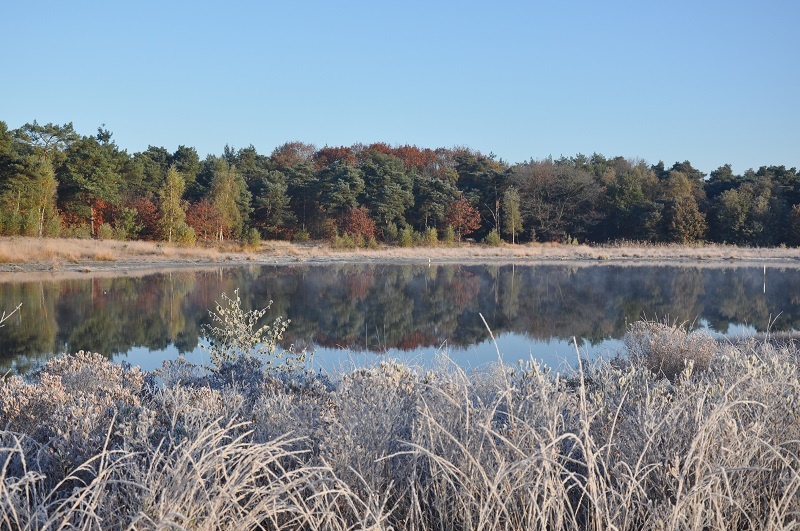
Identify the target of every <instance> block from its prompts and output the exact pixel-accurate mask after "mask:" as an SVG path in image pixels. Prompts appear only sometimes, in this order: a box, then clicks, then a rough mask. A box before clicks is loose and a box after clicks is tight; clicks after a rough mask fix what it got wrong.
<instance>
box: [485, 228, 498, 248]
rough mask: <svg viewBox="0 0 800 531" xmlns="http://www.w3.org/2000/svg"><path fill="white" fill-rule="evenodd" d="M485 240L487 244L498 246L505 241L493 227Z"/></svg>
mask: <svg viewBox="0 0 800 531" xmlns="http://www.w3.org/2000/svg"><path fill="white" fill-rule="evenodd" d="M484 242H486V245H490V246H492V247H497V246H499V245H500V244H501V243H503V240H502V239H501V238H500V234H498V232H497V231H496V230H494V229H493V230H492V231H491V232H490V233H489V234H487V235H486V239H485V240H484Z"/></svg>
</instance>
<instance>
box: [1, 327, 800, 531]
mask: <svg viewBox="0 0 800 531" xmlns="http://www.w3.org/2000/svg"><path fill="white" fill-rule="evenodd" d="M632 334H633V335H635V336H636V337H635V339H632V340H630V341H629V343H628V344H629V345H631V346H635V347H636V348H640V347H641V345H647V349H649V350H641V351H640V352H639V353H638V354H636V355H634V356H633V357H632V358H631V359H627V358H624V359H619V360H614V361H613V362H598V363H597V364H595V365H592V366H582V367H581V368H580V370H577V371H576V372H575V373H574V374H569V375H565V376H559V375H554V374H551V373H549V372H548V371H547V370H545V369H543V368H542V367H540V366H539V365H537V364H536V363H533V362H531V363H525V364H520V365H519V366H514V367H510V366H495V367H492V368H489V369H486V370H484V371H481V372H478V373H471V374H467V373H465V372H464V371H462V370H461V369H459V368H458V367H457V366H455V364H452V363H449V362H448V361H447V360H446V359H445V360H443V361H442V365H441V366H439V367H437V368H435V369H433V370H423V369H421V368H416V367H412V366H408V365H403V364H398V363H394V362H382V363H380V364H377V365H375V366H373V367H368V368H360V369H356V370H353V371H352V372H350V373H346V374H343V375H340V376H339V377H338V378H337V380H335V381H331V380H329V379H327V378H325V377H323V376H320V375H310V374H300V373H281V374H277V375H276V374H274V373H270V372H269V371H266V370H265V367H264V366H263V365H261V363H260V362H259V361H257V360H255V359H253V358H250V357H245V358H240V359H239V360H237V361H236V362H235V363H233V364H228V365H224V366H223V367H222V368H221V369H220V370H219V371H217V372H212V373H209V372H207V371H206V370H205V369H202V368H199V367H195V366H191V365H188V364H186V363H183V362H175V363H170V364H167V365H165V367H164V369H162V370H161V371H158V372H157V373H152V374H142V373H141V372H140V371H138V370H136V369H132V368H128V367H121V366H115V365H112V364H110V363H109V362H108V361H106V360H104V359H102V358H101V357H99V356H96V355H88V354H79V355H76V356H72V357H66V358H62V359H60V360H55V361H53V362H50V363H49V364H48V365H46V366H45V367H44V368H43V369H42V371H40V372H39V373H37V374H35V375H33V376H31V378H30V379H29V381H24V380H22V379H19V378H10V379H9V380H7V381H6V382H5V383H4V384H3V385H2V386H1V387H0V426H3V427H4V429H3V430H0V521H1V522H2V523H0V527H2V528H7V529H56V528H81V529H132V528H135V529H209V530H210V529H314V530H317V529H318V530H323V529H324V530H339V529H375V530H378V529H387V530H388V529H417V530H422V529H438V530H453V531H456V530H459V531H464V530H519V529H554V530H572V529H596V530H600V529H619V530H628V529H631V530H633V529H636V530H639V529H658V530H684V529H697V530H702V529H737V530H739V529H768V530H772V529H776V530H777V529H793V528H798V526H800V524H799V523H798V522H799V521H800V442H798V441H800V374H799V373H800V371H798V364H797V358H798V354H800V351H798V350H797V348H795V347H793V346H791V344H789V346H786V347H781V348H778V347H776V346H775V345H774V344H773V343H770V342H766V341H761V342H756V341H743V342H741V343H738V344H736V345H734V344H726V343H720V344H716V343H715V344H714V349H713V351H712V352H710V353H709V352H706V351H705V350H704V352H703V353H702V356H701V358H702V359H704V360H706V359H707V361H708V365H707V369H706V370H702V371H700V370H698V366H697V365H693V364H692V363H689V364H688V365H684V370H683V371H681V372H680V373H678V374H675V375H673V378H672V380H671V381H670V380H668V379H666V378H662V377H661V376H660V375H659V374H656V373H654V372H653V371H652V370H651V367H650V366H648V363H646V362H645V361H646V360H651V361H652V356H651V354H652V353H657V356H660V358H659V359H662V360H663V359H665V358H667V357H669V358H671V359H675V360H681V361H682V360H684V359H687V358H689V357H690V355H691V354H692V353H693V352H695V351H694V346H697V345H698V344H699V345H700V346H701V347H702V348H703V349H707V348H709V347H710V345H711V344H710V343H707V342H705V341H700V340H699V339H697V338H693V337H690V336H687V335H686V334H685V332H684V331H683V330H682V329H679V328H677V329H676V328H672V330H670V327H665V326H664V325H659V324H656V323H649V324H643V325H640V326H638V327H636V326H635V327H634V328H633V329H632ZM651 340H652V341H651ZM698 341H699V343H697V344H695V343H696V342H698ZM670 349H677V350H675V351H674V352H672V354H671V356H670V352H669V351H670ZM708 354H710V355H709V356H707V355H708ZM643 362H645V363H643Z"/></svg>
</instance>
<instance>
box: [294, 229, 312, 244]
mask: <svg viewBox="0 0 800 531" xmlns="http://www.w3.org/2000/svg"><path fill="white" fill-rule="evenodd" d="M310 239H311V235H310V234H309V233H308V231H307V230H306V229H300V230H299V231H297V232H296V233H295V235H294V237H293V238H292V240H293V241H295V242H297V243H304V242H307V241H308V240H310Z"/></svg>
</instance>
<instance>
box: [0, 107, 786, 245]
mask: <svg viewBox="0 0 800 531" xmlns="http://www.w3.org/2000/svg"><path fill="white" fill-rule="evenodd" d="M112 136H113V134H112V133H111V132H110V131H109V130H107V129H105V127H104V126H101V127H99V128H98V129H97V133H96V134H94V135H91V136H84V135H81V134H79V133H78V132H76V131H75V129H74V126H73V125H72V123H67V124H63V125H58V124H53V123H48V124H45V125H42V124H39V123H38V122H37V121H35V120H34V121H33V122H32V123H28V124H25V125H23V126H22V127H20V128H19V129H9V128H8V126H7V124H6V123H5V122H2V121H0V234H2V235H6V236H13V235H26V236H39V237H59V236H60V237H79V238H98V239H112V238H113V239H119V240H136V239H142V240H157V241H165V242H174V243H177V244H182V245H194V244H196V243H198V242H219V241H227V240H235V241H239V242H242V243H244V244H254V243H257V242H258V241H260V240H261V239H262V238H268V239H284V240H293V241H306V240H309V239H315V240H321V239H327V240H332V241H334V242H339V243H342V242H343V244H344V245H353V246H369V245H376V244H377V242H384V243H387V244H396V245H414V244H421V245H435V244H437V243H439V242H453V241H461V240H465V239H466V240H469V241H484V242H487V243H494V244H499V243H501V242H502V241H505V242H509V243H520V242H523V243H524V242H565V243H572V242H581V243H605V242H619V241H638V242H653V243H683V244H691V243H699V242H718V243H729V244H737V245H744V246H779V245H790V246H795V245H798V244H800V172H798V171H797V169H796V168H794V167H793V168H788V169H787V168H786V167H785V166H774V165H772V166H761V167H760V168H758V169H757V170H754V169H749V170H747V171H745V172H744V173H743V174H741V175H737V174H734V173H733V171H732V168H731V166H730V165H729V164H726V165H724V166H721V167H719V168H717V169H716V170H714V171H712V172H711V173H710V174H708V175H706V174H704V173H702V172H701V171H699V170H697V169H696V168H694V167H693V166H692V164H691V163H690V162H689V161H684V162H675V163H674V164H673V165H672V166H669V167H668V166H666V165H665V164H664V163H663V162H661V161H659V162H658V163H657V164H649V163H648V162H646V161H643V160H635V159H628V158H624V157H622V156H616V157H611V158H607V157H605V156H603V155H600V154H597V153H595V154H592V155H591V156H586V155H582V154H578V155H575V156H573V157H568V158H567V157H563V156H562V157H561V158H559V159H554V158H552V157H551V158H546V159H543V160H533V159H531V160H529V161H526V162H522V163H517V164H510V163H507V162H505V161H503V160H502V159H498V158H497V157H496V156H494V155H493V154H489V155H484V154H482V153H480V152H478V151H475V150H472V149H469V148H465V147H452V148H436V149H430V148H419V147H417V146H409V145H402V146H390V145H387V144H385V143H374V144H370V145H363V144H356V145H352V146H340V147H329V146H325V147H322V148H317V147H315V146H313V145H310V144H305V143H302V142H287V143H285V144H283V145H282V146H279V147H277V148H276V149H275V150H273V152H272V153H271V154H269V155H265V154H261V153H258V152H257V150H256V149H255V148H254V147H253V146H252V145H251V146H249V147H246V148H240V149H235V148H232V147H230V146H225V148H224V150H223V152H222V154H221V155H218V156H217V155H208V156H207V157H206V158H205V159H203V160H201V159H200V156H199V155H198V153H197V150H196V149H195V148H193V147H187V146H184V145H179V146H178V148H177V149H176V150H175V151H170V150H168V149H167V148H164V147H156V146H149V147H148V148H147V149H146V150H145V151H142V152H136V153H133V154H129V153H128V152H127V151H126V150H125V149H123V148H121V147H120V146H117V144H116V143H115V141H114V140H113V139H112Z"/></svg>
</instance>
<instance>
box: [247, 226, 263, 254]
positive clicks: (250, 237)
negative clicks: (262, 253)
mask: <svg viewBox="0 0 800 531" xmlns="http://www.w3.org/2000/svg"><path fill="white" fill-rule="evenodd" d="M244 244H245V246H247V247H248V248H250V249H258V248H259V246H260V245H261V233H260V232H258V229H256V228H255V227H251V228H250V230H248V231H247V237H246V238H245V241H244Z"/></svg>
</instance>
